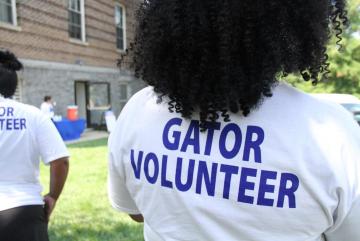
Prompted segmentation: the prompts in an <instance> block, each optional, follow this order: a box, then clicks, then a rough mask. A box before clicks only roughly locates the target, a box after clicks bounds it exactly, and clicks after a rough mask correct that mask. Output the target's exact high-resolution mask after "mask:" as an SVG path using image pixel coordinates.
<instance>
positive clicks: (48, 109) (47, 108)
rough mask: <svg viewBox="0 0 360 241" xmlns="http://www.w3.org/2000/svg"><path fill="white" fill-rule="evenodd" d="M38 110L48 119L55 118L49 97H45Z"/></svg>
mask: <svg viewBox="0 0 360 241" xmlns="http://www.w3.org/2000/svg"><path fill="white" fill-rule="evenodd" d="M40 110H41V111H42V112H43V113H44V114H45V115H46V116H48V117H49V118H50V119H52V118H53V117H54V116H55V112H54V103H53V102H52V97H51V96H48V95H47V96H45V97H44V102H43V103H42V104H41V106H40Z"/></svg>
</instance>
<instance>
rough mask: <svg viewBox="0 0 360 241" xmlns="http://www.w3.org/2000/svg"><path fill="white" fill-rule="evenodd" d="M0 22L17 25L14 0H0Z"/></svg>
mask: <svg viewBox="0 0 360 241" xmlns="http://www.w3.org/2000/svg"><path fill="white" fill-rule="evenodd" d="M0 22H5V23H8V24H12V25H15V26H16V25H17V20H16V1H15V0H0Z"/></svg>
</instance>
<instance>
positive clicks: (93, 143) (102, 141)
mask: <svg viewBox="0 0 360 241" xmlns="http://www.w3.org/2000/svg"><path fill="white" fill-rule="evenodd" d="M67 146H68V147H69V148H92V147H102V146H107V138H103V139H99V140H94V141H86V142H81V143H75V144H69V145H67Z"/></svg>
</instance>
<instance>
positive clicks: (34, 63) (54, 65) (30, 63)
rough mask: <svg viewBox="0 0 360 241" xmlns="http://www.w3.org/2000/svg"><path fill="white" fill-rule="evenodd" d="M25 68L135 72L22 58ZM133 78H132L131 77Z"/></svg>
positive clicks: (130, 75)
mask: <svg viewBox="0 0 360 241" xmlns="http://www.w3.org/2000/svg"><path fill="white" fill-rule="evenodd" d="M20 61H21V62H22V63H23V64H24V67H25V68H41V69H42V68H44V69H53V70H68V71H79V72H92V73H108V74H119V75H120V74H121V75H122V76H123V75H125V76H129V77H132V76H133V73H132V72H131V71H128V70H120V69H117V68H104V67H92V66H80V65H75V64H65V63H58V62H50V61H41V60H32V59H20ZM129 80H131V79H129Z"/></svg>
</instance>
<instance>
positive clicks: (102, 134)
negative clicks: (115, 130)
mask: <svg viewBox="0 0 360 241" xmlns="http://www.w3.org/2000/svg"><path fill="white" fill-rule="evenodd" d="M108 137H109V133H108V132H106V131H96V130H92V129H87V130H85V131H84V133H83V134H82V135H81V137H80V139H78V140H73V141H66V142H65V143H66V144H74V143H80V142H85V141H94V140H98V139H103V138H108Z"/></svg>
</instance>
